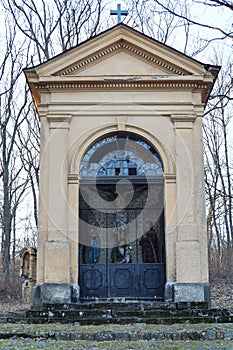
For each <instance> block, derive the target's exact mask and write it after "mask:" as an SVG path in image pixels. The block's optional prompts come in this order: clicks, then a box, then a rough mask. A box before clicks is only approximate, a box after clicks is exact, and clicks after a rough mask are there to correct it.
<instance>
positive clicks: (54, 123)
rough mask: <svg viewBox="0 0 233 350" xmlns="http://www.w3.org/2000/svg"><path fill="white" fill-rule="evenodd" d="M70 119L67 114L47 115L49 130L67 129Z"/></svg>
mask: <svg viewBox="0 0 233 350" xmlns="http://www.w3.org/2000/svg"><path fill="white" fill-rule="evenodd" d="M71 118H72V116H71V115H69V114H47V120H48V122H49V128H50V129H69V127H70V121H71Z"/></svg>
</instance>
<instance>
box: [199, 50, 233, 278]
mask: <svg viewBox="0 0 233 350" xmlns="http://www.w3.org/2000/svg"><path fill="white" fill-rule="evenodd" d="M218 56H219V55H218ZM216 59H217V58H216ZM231 76H232V66H231V63H230V62H228V65H227V69H226V70H225V69H222V71H221V72H220V74H219V79H218V81H217V84H216V86H215V89H214V91H213V93H212V97H211V98H210V100H209V104H208V106H207V110H206V113H205V116H204V128H203V130H204V142H205V175H206V176H205V182H206V193H207V205H208V217H207V228H208V233H209V247H210V250H211V248H216V250H215V252H216V254H217V264H218V269H220V270H221V269H222V268H223V267H224V268H225V269H226V270H227V271H228V273H229V271H230V270H231V266H232V258H231V256H232V249H233V222H232V215H233V207H232V204H233V194H232V186H233V167H232V165H233V164H232V144H231V138H232V133H231V128H232V123H233V118H232V108H233V106H232V98H231Z"/></svg>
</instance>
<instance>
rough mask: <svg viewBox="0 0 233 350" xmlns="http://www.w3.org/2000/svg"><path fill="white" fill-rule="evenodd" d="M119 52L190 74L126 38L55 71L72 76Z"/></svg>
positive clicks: (167, 68) (168, 69)
mask: <svg viewBox="0 0 233 350" xmlns="http://www.w3.org/2000/svg"><path fill="white" fill-rule="evenodd" d="M118 52H125V53H127V54H129V55H132V56H134V57H136V58H138V59H140V60H142V61H144V62H146V63H149V64H150V65H152V66H155V67H158V68H160V69H161V70H163V71H164V73H166V74H176V75H190V72H188V71H187V70H185V69H182V68H181V67H178V66H177V65H175V64H172V63H171V62H168V61H166V60H164V59H161V58H160V57H159V56H157V55H154V54H152V53H151V52H149V51H146V50H143V49H141V48H139V47H137V46H136V45H133V44H131V43H129V42H127V41H126V40H119V41H118V42H116V43H114V44H112V45H109V46H108V47H105V48H103V49H101V50H99V51H97V52H95V53H93V54H92V55H89V56H87V57H85V58H84V59H81V60H78V61H76V62H75V63H73V64H71V65H69V66H68V67H66V68H64V69H61V70H59V71H57V72H55V73H53V75H54V76H72V75H78V73H79V72H80V71H83V70H85V68H86V67H90V66H91V65H95V64H97V63H99V62H100V61H102V60H105V59H107V58H108V57H110V56H112V55H114V54H117V53H118Z"/></svg>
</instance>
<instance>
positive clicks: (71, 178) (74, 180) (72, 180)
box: [67, 174, 79, 185]
mask: <svg viewBox="0 0 233 350" xmlns="http://www.w3.org/2000/svg"><path fill="white" fill-rule="evenodd" d="M67 179H68V184H74V185H75V184H78V183H79V178H78V174H68V175H67Z"/></svg>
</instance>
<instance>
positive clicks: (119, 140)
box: [79, 134, 163, 177]
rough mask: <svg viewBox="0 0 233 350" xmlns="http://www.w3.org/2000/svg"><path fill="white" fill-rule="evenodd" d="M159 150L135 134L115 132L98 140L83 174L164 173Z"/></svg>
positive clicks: (129, 174) (90, 153)
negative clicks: (115, 133)
mask: <svg viewBox="0 0 233 350" xmlns="http://www.w3.org/2000/svg"><path fill="white" fill-rule="evenodd" d="M162 174H163V165H162V162H161V159H160V157H159V155H158V153H157V152H156V150H155V149H154V148H153V147H152V146H151V145H149V144H148V143H147V142H145V141H144V140H142V139H140V138H138V137H136V136H132V135H121V134H117V135H112V136H108V137H105V138H103V139H101V140H99V141H97V142H96V143H95V144H94V145H92V146H91V147H90V148H89V150H88V151H87V152H86V154H85V155H84V157H83V159H82V162H81V166H80V173H79V175H80V177H103V176H107V177H112V176H123V177H125V176H161V175H162Z"/></svg>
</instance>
